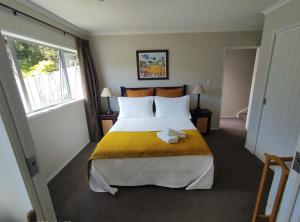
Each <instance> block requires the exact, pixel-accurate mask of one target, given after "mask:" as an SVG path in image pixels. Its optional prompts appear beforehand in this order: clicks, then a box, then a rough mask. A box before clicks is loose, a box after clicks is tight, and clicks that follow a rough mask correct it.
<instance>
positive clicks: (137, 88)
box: [120, 85, 186, 96]
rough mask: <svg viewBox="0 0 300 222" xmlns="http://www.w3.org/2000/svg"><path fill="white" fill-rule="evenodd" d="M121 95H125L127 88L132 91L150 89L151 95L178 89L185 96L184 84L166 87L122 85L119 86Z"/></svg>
mask: <svg viewBox="0 0 300 222" xmlns="http://www.w3.org/2000/svg"><path fill="white" fill-rule="evenodd" d="M120 88H121V96H127V93H126V92H127V90H131V91H134V90H137V91H138V90H148V89H152V93H153V96H155V95H157V93H158V92H159V91H166V92H167V91H173V92H174V90H177V89H178V90H180V91H181V92H182V95H181V96H185V95H186V85H183V86H168V87H136V88H128V87H124V86H121V87H120Z"/></svg>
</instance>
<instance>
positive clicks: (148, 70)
mask: <svg viewBox="0 0 300 222" xmlns="http://www.w3.org/2000/svg"><path fill="white" fill-rule="evenodd" d="M168 59H169V58H168V50H138V51H136V63H137V75H138V80H153V79H169V61H168Z"/></svg>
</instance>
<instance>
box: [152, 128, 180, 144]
mask: <svg viewBox="0 0 300 222" xmlns="http://www.w3.org/2000/svg"><path fill="white" fill-rule="evenodd" d="M157 136H158V138H160V139H161V140H162V141H164V142H166V143H177V142H178V139H179V138H178V137H177V136H169V135H167V134H166V132H163V131H162V132H157Z"/></svg>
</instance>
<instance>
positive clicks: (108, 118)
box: [98, 112, 119, 136]
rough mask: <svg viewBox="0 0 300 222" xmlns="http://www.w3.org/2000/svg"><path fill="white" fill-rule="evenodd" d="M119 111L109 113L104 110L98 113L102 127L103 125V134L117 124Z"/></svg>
mask: <svg viewBox="0 0 300 222" xmlns="http://www.w3.org/2000/svg"><path fill="white" fill-rule="evenodd" d="M118 114H119V113H118V112H113V113H112V114H107V113H106V112H102V113H100V114H99V115H98V119H99V122H100V123H101V124H100V128H101V126H102V132H103V136H104V135H105V134H106V133H107V132H108V131H109V130H110V128H111V127H112V126H113V125H114V124H115V122H116V121H117V118H118Z"/></svg>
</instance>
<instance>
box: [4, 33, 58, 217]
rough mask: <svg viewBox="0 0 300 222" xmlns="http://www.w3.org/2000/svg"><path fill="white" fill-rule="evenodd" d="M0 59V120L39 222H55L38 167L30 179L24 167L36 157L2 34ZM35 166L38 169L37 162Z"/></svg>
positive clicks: (44, 182) (46, 189)
mask: <svg viewBox="0 0 300 222" xmlns="http://www.w3.org/2000/svg"><path fill="white" fill-rule="evenodd" d="M0 57H1V60H0V104H1V106H0V114H1V118H2V120H3V123H4V125H5V128H6V131H7V135H8V138H9V140H10V143H11V145H12V150H13V153H14V155H15V157H16V161H17V164H18V166H19V169H20V173H21V176H22V178H23V181H24V184H25V187H26V190H27V193H28V196H29V199H30V201H31V204H32V207H33V208H34V210H35V211H36V213H37V218H38V220H40V221H45V220H46V221H56V216H55V212H54V208H53V205H52V201H51V198H50V194H49V191H48V187H47V184H46V180H45V179H44V177H43V174H42V172H41V169H40V167H39V173H38V174H36V175H35V176H33V177H31V175H30V172H29V169H28V166H27V162H26V158H28V157H32V156H36V153H35V146H34V142H33V139H32V135H31V131H30V128H29V125H28V121H27V117H26V113H25V110H24V107H23V104H22V101H21V97H20V94H19V91H18V88H17V84H16V81H15V79H14V78H15V77H14V74H13V71H12V68H11V64H10V61H9V57H8V54H7V51H6V48H5V41H4V38H3V36H2V35H1V32H0ZM37 165H38V166H40V164H39V161H38V160H37ZM24 216H25V215H24Z"/></svg>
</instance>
